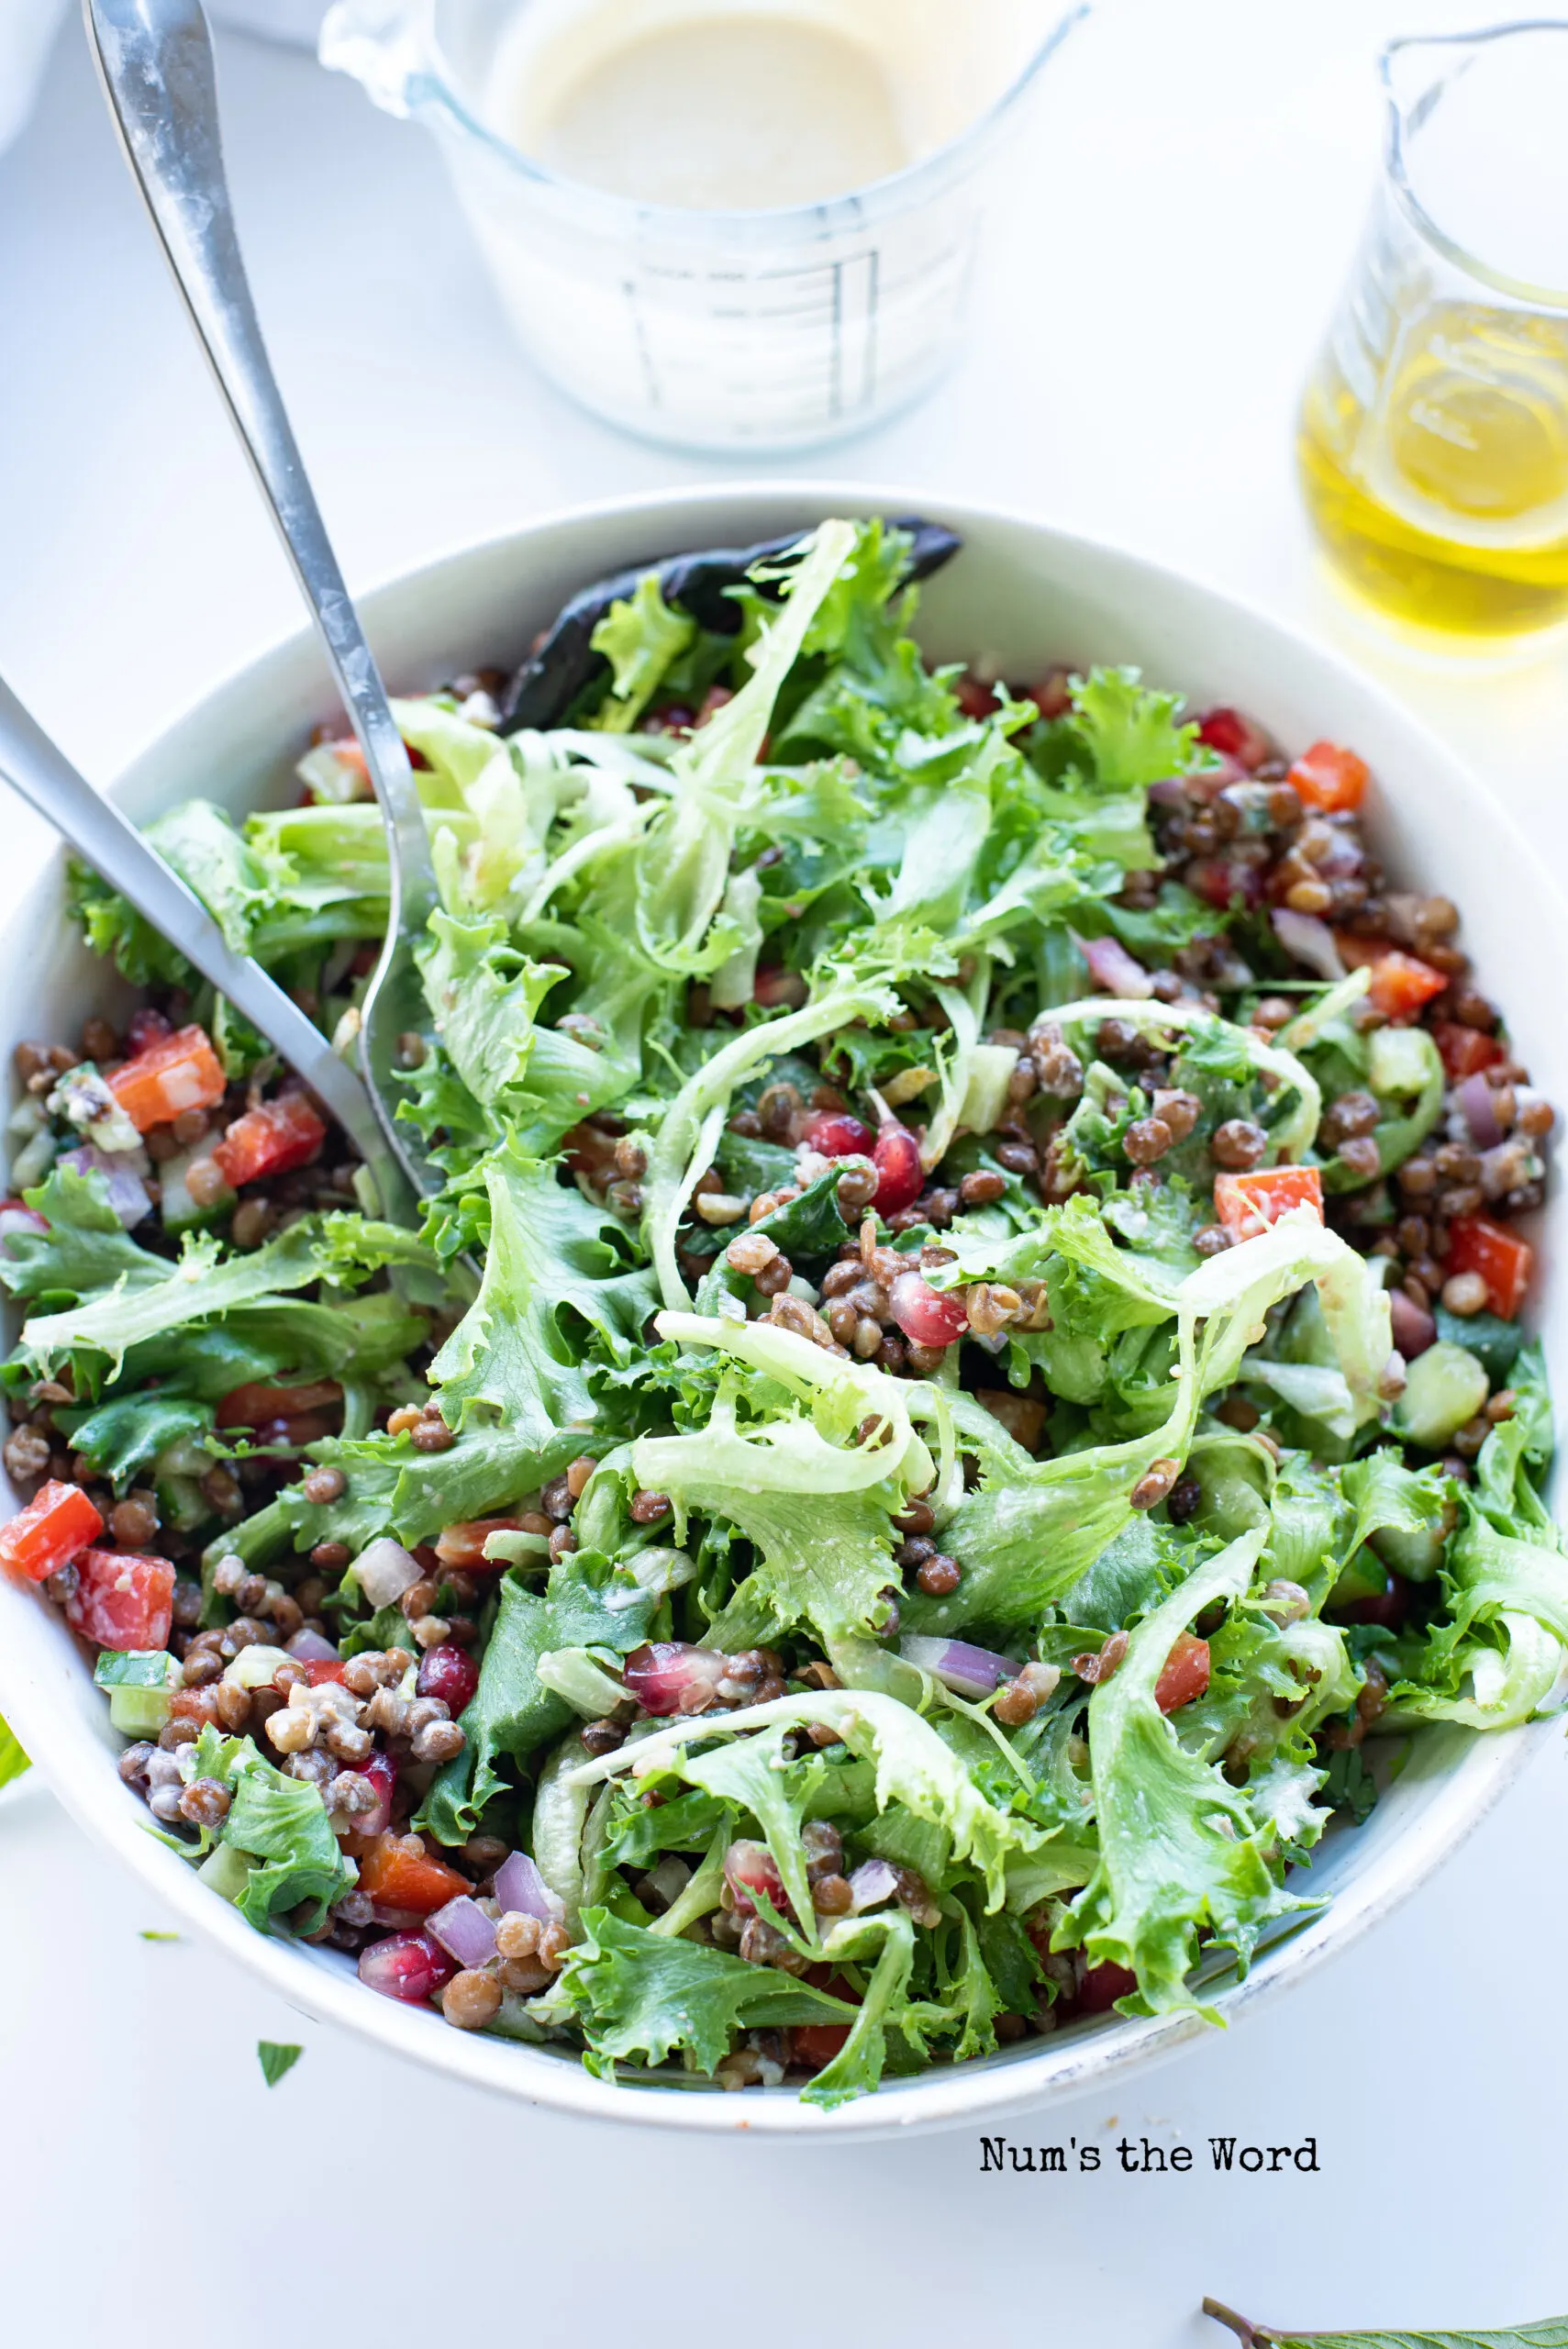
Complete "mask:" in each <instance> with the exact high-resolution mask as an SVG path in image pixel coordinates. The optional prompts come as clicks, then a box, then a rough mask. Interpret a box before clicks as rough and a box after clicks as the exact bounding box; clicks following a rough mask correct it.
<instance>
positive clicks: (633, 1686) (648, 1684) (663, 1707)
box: [625, 1640, 726, 1713]
mask: <svg viewBox="0 0 1568 2349" xmlns="http://www.w3.org/2000/svg"><path fill="white" fill-rule="evenodd" d="M725 1663H726V1659H725V1658H724V1657H723V1656H721V1655H720V1654H719V1653H718V1652H717V1649H716V1648H699V1647H694V1646H693V1645H692V1644H691V1642H689V1641H687V1640H655V1641H653V1642H651V1644H649V1645H646V1646H643V1647H640V1648H634V1649H633V1650H632V1652H631V1653H630V1655H628V1658H627V1660H626V1672H625V1679H626V1693H627V1695H628V1697H635V1698H636V1699H637V1701H638V1703H639V1705H640V1706H641V1707H642V1709H643V1710H644V1712H649V1713H676V1712H679V1711H680V1710H681V1699H682V1698H683V1697H684V1695H685V1694H686V1692H687V1691H688V1690H692V1691H698V1690H701V1689H704V1688H706V1689H708V1690H710V1691H711V1690H712V1689H713V1688H714V1687H716V1686H717V1683H718V1682H719V1681H720V1680H721V1679H722V1678H723V1676H724V1670H725Z"/></svg>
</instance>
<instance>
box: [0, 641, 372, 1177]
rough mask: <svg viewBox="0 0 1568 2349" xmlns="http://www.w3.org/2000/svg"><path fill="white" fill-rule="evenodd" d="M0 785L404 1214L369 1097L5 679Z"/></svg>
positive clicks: (0, 705) (0, 693)
mask: <svg viewBox="0 0 1568 2349" xmlns="http://www.w3.org/2000/svg"><path fill="white" fill-rule="evenodd" d="M0 776H3V777H4V778H5V780H6V782H7V783H9V784H11V785H13V787H14V788H15V789H16V790H17V791H18V792H20V794H21V796H22V797H23V798H24V799H25V800H27V801H28V804H29V806H31V807H36V808H37V810H38V812H39V815H40V816H42V817H44V818H46V819H47V820H48V821H49V822H50V823H51V824H53V825H54V826H55V828H56V829H57V830H59V831H60V832H61V833H63V834H64V836H65V838H66V839H67V840H68V841H70V842H71V843H72V847H74V848H76V849H78V850H80V852H81V853H82V855H83V857H85V859H86V860H87V863H89V864H91V865H92V866H93V867H94V869H95V871H96V872H98V873H100V874H103V876H104V878H105V880H106V881H108V882H110V883H112V885H114V887H115V888H117V889H118V890H119V891H120V893H121V894H122V896H125V897H127V898H128V900H129V902H130V904H131V905H133V906H134V907H136V910H137V912H138V913H139V914H142V915H144V916H145V917H146V918H147V919H148V920H149V921H150V922H151V923H152V925H153V926H154V928H155V929H157V930H161V932H162V934H163V936H164V937H165V938H167V939H168V940H169V941H170V943H171V944H172V945H173V946H177V947H178V948H179V950H180V952H181V953H182V954H183V956H184V957H185V959H186V961H187V962H188V963H194V964H195V968H196V969H197V970H198V971H200V972H201V974H202V975H203V977H204V978H207V979H210V980H211V981H212V984H213V985H214V986H215V987H217V989H218V990H219V991H220V993H222V994H223V995H226V996H228V1000H229V1001H230V1003H232V1004H234V1005H235V1006H236V1008H238V1009H239V1010H240V1011H241V1012H243V1013H244V1015H245V1017H246V1019H249V1020H250V1023H251V1025H252V1027H254V1028H259V1029H260V1030H261V1033H262V1035H263V1036H265V1037H267V1038H268V1039H269V1041H271V1042H272V1043H274V1044H275V1045H276V1046H277V1048H278V1050H279V1052H282V1054H283V1055H284V1059H285V1060H286V1061H287V1062H288V1063H289V1064H290V1066H291V1067H293V1068H295V1069H296V1070H297V1071H298V1073H299V1074H300V1075H301V1076H303V1077H304V1079H305V1081H306V1084H307V1085H309V1086H310V1088H311V1090H312V1092H313V1093H315V1094H317V1096H318V1097H319V1098H320V1099H321V1100H322V1101H323V1102H324V1103H325V1104H326V1106H327V1108H328V1109H329V1110H330V1111H331V1113H332V1115H333V1116H334V1117H335V1118H336V1119H337V1120H338V1122H339V1125H340V1126H341V1127H342V1128H343V1130H344V1131H345V1132H346V1133H347V1135H348V1136H349V1139H350V1141H352V1142H353V1143H354V1145H355V1147H356V1148H357V1149H358V1150H359V1152H360V1153H361V1156H362V1157H363V1159H364V1160H365V1162H366V1163H367V1165H369V1167H370V1169H371V1172H372V1174H373V1175H374V1177H375V1180H376V1184H377V1187H378V1189H380V1190H381V1192H382V1196H383V1200H384V1211H385V1212H389V1213H393V1214H395V1213H396V1210H397V1203H398V1199H399V1197H400V1194H401V1193H402V1192H403V1189H404V1184H403V1175H402V1170H401V1168H400V1167H399V1166H398V1165H397V1164H396V1163H395V1161H390V1153H389V1152H388V1151H387V1147H386V1142H385V1140H384V1136H383V1134H382V1131H381V1127H380V1124H379V1121H378V1119H377V1118H376V1114H375V1111H374V1109H373V1107H372V1104H371V1098H370V1096H369V1094H368V1093H367V1092H366V1090H365V1088H364V1086H363V1085H361V1082H360V1080H359V1078H358V1077H357V1076H356V1075H355V1074H354V1072H353V1070H352V1069H351V1068H350V1067H348V1066H347V1065H346V1064H345V1063H344V1062H342V1061H341V1060H339V1057H338V1055H337V1053H336V1052H334V1051H333V1050H332V1047H331V1046H330V1044H328V1041H327V1039H326V1038H325V1036H323V1035H322V1033H321V1031H320V1030H319V1029H318V1028H317V1026H316V1024H315V1022H314V1021H313V1020H310V1019H306V1016H305V1014H304V1012H303V1011H301V1009H300V1008H299V1006H298V1005H297V1004H296V1003H295V1001H294V999H293V997H292V996H286V995H285V994H284V991H283V989H282V987H280V986H279V985H277V982H276V981H275V980H273V979H270V978H269V977H268V976H267V974H266V972H265V971H263V970H262V968H261V964H260V963H253V962H252V961H251V960H250V956H249V955H248V954H239V953H237V952H235V950H234V948H233V947H232V946H230V945H229V944H228V941H227V939H226V938H225V937H224V935H223V932H222V931H221V930H219V928H218V926H217V922H216V921H214V919H213V918H212V916H211V915H210V914H209V913H208V911H207V909H206V907H205V906H204V905H203V904H202V902H201V900H200V898H199V897H197V896H195V895H194V893H193V892H192V891H191V890H190V889H188V888H187V887H186V886H185V884H184V883H183V881H182V880H181V878H180V876H179V874H177V873H176V872H175V871H174V870H173V868H172V866H170V865H168V864H165V863H164V862H163V859H162V858H161V856H160V855H159V853H158V852H157V850H156V849H154V848H151V847H150V846H149V844H148V843H147V841H144V840H143V839H142V836H141V834H140V833H139V831H138V830H137V829H136V827H135V825H134V824H132V823H128V821H127V819H126V818H125V817H124V816H122V815H121V814H120V812H119V810H118V808H117V807H115V806H114V805H113V804H112V803H111V802H110V801H109V800H107V799H106V798H104V797H103V796H102V795H101V794H100V793H98V792H96V791H95V790H94V788H93V786H92V785H91V784H90V783H88V782H87V781H86V779H85V778H84V777H83V775H81V774H78V773H77V771H76V769H75V768H74V767H73V766H72V764H71V762H70V760H69V759H67V758H66V757H65V755H64V753H63V752H62V751H61V750H60V749H59V747H58V745H57V744H55V743H54V742H52V741H51V740H50V738H49V736H48V735H47V734H46V733H45V732H44V730H43V729H42V727H41V726H39V723H38V721H37V719H36V718H33V717H32V715H31V713H30V712H29V711H28V710H27V709H26V708H25V707H23V705H22V704H21V703H20V702H19V701H18V700H17V696H16V695H15V694H14V693H13V692H12V691H11V689H10V687H9V686H8V685H6V682H5V680H4V679H3V678H0ZM389 1162H390V1163H389Z"/></svg>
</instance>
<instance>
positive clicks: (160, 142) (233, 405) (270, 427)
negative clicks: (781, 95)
mask: <svg viewBox="0 0 1568 2349" xmlns="http://www.w3.org/2000/svg"><path fill="white" fill-rule="evenodd" d="M83 8H84V13H85V16H86V19H87V31H88V37H89V39H90V41H91V44H92V48H93V51H94V55H95V59H96V61H97V65H98V72H99V76H100V79H101V80H102V83H103V85H104V91H105V95H106V97H107V99H108V101H109V110H110V112H111V113H112V115H113V116H114V118H115V122H116V126H117V128H118V131H119V135H120V140H121V144H122V145H123V147H124V149H125V153H126V159H127V161H128V163H129V164H130V168H131V173H132V176H133V177H134V178H135V180H136V183H137V185H138V187H139V189H140V191H141V195H142V198H143V201H144V202H145V204H146V206H147V209H148V213H149V215H150V218H151V221H152V225H153V227H154V228H155V229H156V230H157V232H158V238H159V241H160V243H161V246H162V248H163V252H164V257H165V258H166V260H167V261H168V262H169V265H170V267H171V269H172V271H173V273H174V279H175V283H176V284H178V286H179V288H180V291H181V293H182V294H183V296H184V299H185V306H186V308H187V309H188V310H189V312H190V315H191V321H192V324H193V325H194V326H195V330H196V335H197V339H198V340H199V341H200V343H201V345H202V348H203V350H204V351H206V356H207V359H208V361H209V362H210V364H211V367H212V371H213V373H214V375H215V376H216V377H217V384H218V389H219V390H220V391H221V392H222V394H223V397H224V400H225V402H226V404H227V406H228V412H229V416H230V417H231V418H232V420H233V423H234V426H235V429H236V430H237V431H238V432H239V438H240V440H241V441H242V442H243V444H244V447H245V452H246V454H247V456H248V457H249V458H250V463H251V466H252V469H253V470H254V473H255V475H256V479H257V481H258V482H259V483H260V484H261V491H262V495H264V496H265V498H266V501H267V504H268V506H269V507H271V509H272V519H273V521H274V522H275V523H276V524H277V527H278V530H279V533H280V535H281V537H282V539H283V541H284V547H285V549H286V550H287V552H288V556H289V561H290V562H291V563H292V565H293V568H294V573H295V578H296V579H297V580H298V582H299V584H300V586H301V588H302V589H303V590H304V592H305V597H306V602H307V603H308V604H309V606H310V608H311V611H312V613H313V614H314V616H315V619H316V625H317V630H318V631H319V634H320V637H321V641H322V644H323V646H324V648H325V650H326V653H327V658H328V663H329V664H330V667H331V670H332V674H333V677H334V678H335V680H336V682H337V685H338V690H339V693H340V694H341V696H342V697H343V706H344V707H345V709H346V710H347V711H348V714H349V720H350V724H351V725H352V727H353V729H354V733H355V735H356V736H357V738H358V740H359V744H360V748H361V751H363V752H364V758H365V765H366V768H367V770H368V772H369V774H370V779H371V784H372V785H373V789H374V792H375V796H376V798H377V800H378V801H379V802H380V805H381V812H382V817H383V819H384V823H385V826H386V846H387V855H388V858H389V860H390V863H391V872H392V893H391V903H390V906H389V907H388V919H387V930H386V941H385V944H384V947H383V949H382V953H381V960H380V961H379V963H377V964H376V967H375V971H374V974H373V976H372V978H371V982H370V985H369V987H368V988H367V990H366V993H365V997H364V1003H363V1006H362V1009H361V1030H360V1035H359V1054H360V1063H361V1068H362V1069H363V1072H364V1075H365V1079H366V1082H367V1084H368V1085H369V1088H370V1097H371V1099H372V1100H373V1103H374V1105H375V1109H376V1113H377V1116H378V1118H379V1119H380V1124H381V1130H382V1135H383V1141H384V1146H383V1148H382V1150H381V1152H379V1155H380V1157H381V1158H383V1159H384V1158H385V1157H386V1156H387V1154H388V1152H390V1153H391V1155H392V1157H393V1158H394V1159H395V1161H396V1162H397V1163H398V1164H399V1165H400V1166H401V1168H402V1170H403V1173H404V1175H405V1176H406V1182H407V1183H408V1184H411V1185H412V1186H413V1188H414V1189H415V1191H417V1192H421V1193H424V1192H428V1191H430V1190H432V1189H434V1188H435V1187H436V1186H437V1184H438V1183H439V1180H440V1177H439V1175H438V1174H436V1173H435V1172H434V1171H433V1170H432V1169H431V1168H430V1167H429V1165H428V1162H427V1160H426V1159H425V1157H424V1154H423V1152H421V1151H420V1149H419V1147H418V1143H417V1138H416V1137H415V1134H414V1131H413V1129H412V1128H411V1127H409V1126H408V1125H406V1124H402V1125H399V1124H397V1123H396V1122H395V1115H394V1113H395V1108H396V1106H397V1101H398V1098H399V1092H398V1086H397V1084H396V1081H395V1073H396V1071H397V1069H398V1067H399V1065H400V1052H399V1040H400V1038H402V1037H403V1036H404V1035H405V1034H406V1033H407V1032H408V1031H410V1030H416V1031H417V1030H418V1029H420V1028H421V1027H422V1026H423V1025H424V1024H425V1022H426V1020H427V1019H428V1013H427V1009H426V1006H425V1000H424V996H423V993H422V990H421V988H420V985H419V979H418V974H417V970H416V968H415V965H414V956H413V950H414V948H415V946H416V944H417V942H418V941H419V940H420V939H421V938H422V937H423V936H424V934H425V926H426V923H427V921H428V918H429V915H430V913H431V912H432V910H433V909H434V907H436V906H437V904H438V903H439V893H438V890H437V886H436V874H435V866H434V864H433V863H432V862H431V857H430V848H429V841H428V837H427V834H426V830H425V819H424V815H423V812H422V810H421V807H420V801H419V793H418V786H417V784H416V783H415V780H414V774H413V769H412V768H411V766H410V765H409V763H408V752H407V751H406V748H405V746H404V743H403V739H402V737H401V735H400V734H399V733H398V731H397V727H396V723H395V719H394V718H393V715H392V711H391V709H390V707H388V705H387V698H386V688H385V686H384V685H383V684H382V681H381V674H380V672H379V671H378V669H377V668H376V664H375V661H374V659H373V655H372V652H371V649H370V646H369V644H368V643H367V642H366V640H365V634H364V630H363V629H362V628H361V625H360V618H359V614H358V613H357V612H356V611H355V609H354V607H353V604H352V602H351V600H350V596H349V591H348V588H347V587H346V586H345V584H344V582H343V574H342V573H341V572H340V571H339V568H338V560H337V557H336V556H335V555H334V553H333V551H332V548H331V545H330V542H329V541H328V536H327V529H326V525H325V524H324V523H323V521H322V518H321V512H320V508H319V507H317V503H316V498H315V495H314V494H313V493H312V490H311V487H310V484H309V482H308V480H307V479H306V471H305V466H304V463H303V462H302V460H301V457H300V453H299V450H298V447H297V445H296V444H295V437H294V433H293V431H292V429H290V426H289V421H288V417H287V415H286V414H285V412H284V404H283V400H282V397H281V395H280V394H279V391H278V387H277V384H276V381H275V380H274V378H273V374H272V362H270V360H269V359H268V357H267V351H266V346H265V344H264V343H263V341H262V340H261V327H260V324H259V323H258V321H257V317H256V311H255V306H254V304H253V303H252V301H251V298H250V284H249V283H248V281H247V279H246V275H245V264H244V262H243V261H242V260H241V259H240V254H239V239H238V238H237V237H236V235H235V228H234V215H233V210H232V208H231V206H230V204H229V197H228V181H227V179H226V178H225V175H224V169H223V151H222V144H221V140H220V138H219V133H218V120H217V85H216V81H215V77H214V72H213V59H212V43H211V41H210V39H208V35H207V27H206V17H205V16H204V15H203V13H202V10H201V6H200V0H83ZM192 959H193V960H195V957H194V956H193V958H192ZM224 992H225V994H232V993H233V992H234V991H233V989H232V988H230V987H228V985H226V986H225V988H224ZM234 999H235V1001H236V1002H240V1001H241V998H240V997H239V996H238V995H236V996H235V998H234ZM242 1008H243V1005H242ZM259 1024H260V1025H261V1026H262V1027H263V1028H266V1029H267V1032H269V1033H272V1032H273V1031H272V1030H271V1029H270V1028H268V1024H267V1022H266V1021H265V1020H260V1021H259ZM280 1041H281V1040H280ZM289 1057H290V1059H292V1060H295V1064H296V1065H299V1063H298V1061H297V1056H296V1055H295V1053H294V1052H290V1053H289ZM302 1073H303V1072H302ZM325 1097H326V1096H325V1094H323V1098H325ZM345 1123H347V1120H345ZM354 1139H355V1140H356V1141H358V1139H359V1137H358V1136H357V1135H356V1136H355V1137H354ZM361 1147H362V1145H361Z"/></svg>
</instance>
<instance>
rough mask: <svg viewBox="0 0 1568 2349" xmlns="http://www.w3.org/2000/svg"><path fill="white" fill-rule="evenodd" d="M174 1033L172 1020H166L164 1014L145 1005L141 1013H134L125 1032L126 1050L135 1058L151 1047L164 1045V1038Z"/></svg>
mask: <svg viewBox="0 0 1568 2349" xmlns="http://www.w3.org/2000/svg"><path fill="white" fill-rule="evenodd" d="M173 1032H174V1028H173V1023H172V1020H168V1019H164V1017H163V1014H162V1013H161V1011H154V1010H153V1009H152V1008H151V1006H150V1005H145V1006H144V1007H143V1008H142V1009H141V1010H140V1011H133V1012H132V1013H131V1015H130V1023H129V1025H128V1028H127V1029H126V1031H125V1041H126V1049H127V1050H128V1052H130V1054H131V1055H132V1057H133V1058H134V1057H135V1055H136V1054H137V1053H138V1052H146V1051H147V1049H148V1047H149V1046H150V1045H151V1044H161V1043H162V1041H163V1040H164V1038H165V1037H166V1036H172V1034H173Z"/></svg>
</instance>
